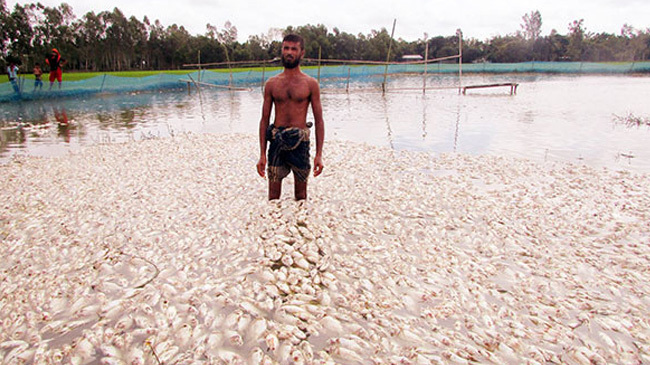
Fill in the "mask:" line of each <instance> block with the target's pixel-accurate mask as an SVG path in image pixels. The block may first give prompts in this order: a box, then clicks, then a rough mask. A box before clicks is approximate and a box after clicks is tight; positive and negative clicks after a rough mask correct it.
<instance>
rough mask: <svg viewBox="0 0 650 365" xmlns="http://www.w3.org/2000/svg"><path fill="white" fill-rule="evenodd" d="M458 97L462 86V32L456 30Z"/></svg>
mask: <svg viewBox="0 0 650 365" xmlns="http://www.w3.org/2000/svg"><path fill="white" fill-rule="evenodd" d="M456 33H457V34H458V95H460V90H461V88H462V86H463V32H462V31H461V30H460V28H458V29H457V30H456Z"/></svg>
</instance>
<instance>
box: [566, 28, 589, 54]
mask: <svg viewBox="0 0 650 365" xmlns="http://www.w3.org/2000/svg"><path fill="white" fill-rule="evenodd" d="M583 23H584V19H580V20H574V21H573V23H570V24H569V46H568V47H567V56H568V57H569V59H571V60H572V61H582V53H583V47H584V45H583V43H584V39H585V29H584V28H583Z"/></svg>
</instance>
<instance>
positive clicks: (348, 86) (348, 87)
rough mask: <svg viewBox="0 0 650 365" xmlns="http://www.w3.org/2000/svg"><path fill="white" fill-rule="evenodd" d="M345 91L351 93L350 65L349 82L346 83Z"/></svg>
mask: <svg viewBox="0 0 650 365" xmlns="http://www.w3.org/2000/svg"><path fill="white" fill-rule="evenodd" d="M345 92H346V93H349V92H350V67H348V83H347V85H345Z"/></svg>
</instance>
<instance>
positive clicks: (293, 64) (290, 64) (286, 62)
mask: <svg viewBox="0 0 650 365" xmlns="http://www.w3.org/2000/svg"><path fill="white" fill-rule="evenodd" d="M298 65H300V57H297V58H294V59H293V61H289V60H287V59H286V58H285V56H282V66H284V68H296V67H298Z"/></svg>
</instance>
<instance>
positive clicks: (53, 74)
mask: <svg viewBox="0 0 650 365" xmlns="http://www.w3.org/2000/svg"><path fill="white" fill-rule="evenodd" d="M54 80H57V81H58V82H61V81H63V71H62V70H61V68H60V67H59V68H57V69H56V70H52V71H50V82H54Z"/></svg>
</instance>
